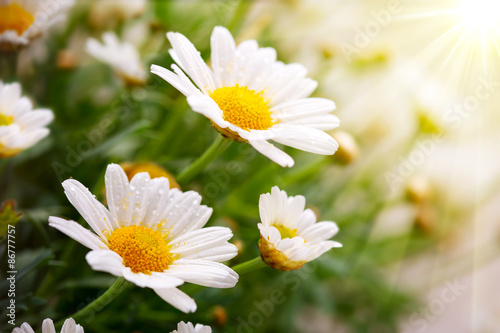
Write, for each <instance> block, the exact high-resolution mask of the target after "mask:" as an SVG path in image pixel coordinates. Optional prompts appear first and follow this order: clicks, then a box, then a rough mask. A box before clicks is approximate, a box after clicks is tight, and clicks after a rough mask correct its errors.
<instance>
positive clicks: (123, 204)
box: [122, 198, 128, 209]
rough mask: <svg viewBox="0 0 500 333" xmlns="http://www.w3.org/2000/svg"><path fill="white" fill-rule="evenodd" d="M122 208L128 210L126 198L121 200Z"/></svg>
mask: <svg viewBox="0 0 500 333" xmlns="http://www.w3.org/2000/svg"><path fill="white" fill-rule="evenodd" d="M122 207H123V209H127V208H128V199H127V198H123V199H122Z"/></svg>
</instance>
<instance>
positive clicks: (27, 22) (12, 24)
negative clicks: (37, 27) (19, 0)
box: [0, 3, 34, 35]
mask: <svg viewBox="0 0 500 333" xmlns="http://www.w3.org/2000/svg"><path fill="white" fill-rule="evenodd" d="M33 21H34V18H33V15H31V14H30V13H28V12H27V11H26V10H25V9H24V8H23V7H21V6H19V5H18V4H16V3H11V4H10V5H8V6H4V7H2V6H0V33H3V32H5V31H7V30H14V31H16V32H17V34H18V35H22V34H23V32H25V31H26V30H27V29H28V28H29V27H30V26H31V25H32V24H33Z"/></svg>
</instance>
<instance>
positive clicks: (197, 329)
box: [170, 321, 212, 333]
mask: <svg viewBox="0 0 500 333" xmlns="http://www.w3.org/2000/svg"><path fill="white" fill-rule="evenodd" d="M170 333H212V329H211V328H210V326H205V325H202V324H196V326H193V324H191V323H190V322H188V323H187V324H186V323H185V322H183V321H181V322H180V323H178V324H177V330H175V331H172V332H170Z"/></svg>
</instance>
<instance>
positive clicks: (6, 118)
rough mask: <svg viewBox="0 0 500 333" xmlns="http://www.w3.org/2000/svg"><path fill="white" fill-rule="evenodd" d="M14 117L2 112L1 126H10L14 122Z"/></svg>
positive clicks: (0, 115) (0, 117)
mask: <svg viewBox="0 0 500 333" xmlns="http://www.w3.org/2000/svg"><path fill="white" fill-rule="evenodd" d="M13 119H14V117H12V116H6V115H3V114H1V113H0V126H9V125H10V124H12V120H13Z"/></svg>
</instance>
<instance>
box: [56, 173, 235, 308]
mask: <svg viewBox="0 0 500 333" xmlns="http://www.w3.org/2000/svg"><path fill="white" fill-rule="evenodd" d="M105 183H106V200H107V202H108V206H109V210H108V209H107V208H106V207H105V206H103V205H102V204H101V203H100V202H99V201H97V200H96V199H95V197H94V196H93V195H92V194H91V193H90V192H89V190H88V189H87V188H86V187H85V186H83V185H82V184H81V183H79V182H78V181H76V180H74V179H68V180H66V181H64V182H63V184H62V185H63V187H64V190H65V194H66V196H67V197H68V199H69V201H70V202H71V203H72V204H73V206H74V207H75V208H76V209H77V210H78V212H79V213H80V214H81V215H82V217H83V218H84V219H85V221H87V223H88V224H89V225H90V227H91V228H92V230H93V231H94V232H95V233H93V232H91V231H90V230H88V229H85V228H84V227H82V226H81V225H79V224H78V223H77V222H74V221H68V220H64V219H61V218H59V217H54V216H51V217H50V218H49V225H50V226H51V227H54V228H56V229H58V230H59V231H61V232H63V233H65V234H66V235H68V236H69V237H71V238H73V239H75V240H76V241H78V242H80V243H81V244H82V245H84V246H86V247H88V248H89V249H91V250H92V251H90V252H89V253H88V254H87V256H86V259H87V262H88V263H89V265H90V266H91V267H92V268H93V269H94V270H97V271H104V272H108V273H111V274H113V275H116V276H122V277H123V278H125V279H126V280H128V281H130V282H132V283H134V284H136V285H137V286H139V287H142V288H144V287H148V288H151V289H153V290H154V291H155V292H156V293H157V294H158V295H159V296H160V297H161V298H163V299H164V300H165V301H166V302H168V303H170V304H172V305H173V306H174V307H176V308H178V309H179V310H181V311H184V312H194V311H195V310H196V303H195V302H194V300H193V299H192V298H190V297H189V296H188V295H186V294H185V293H183V292H182V291H180V290H179V289H177V288H175V287H177V286H179V285H181V284H183V283H184V282H190V283H195V284H199V285H202V286H206V287H213V288H231V287H234V285H235V284H236V282H237V281H238V274H236V272H234V271H233V270H232V269H231V268H229V267H227V266H225V265H223V264H221V262H223V261H226V260H229V259H231V258H233V257H234V256H236V254H237V252H238V250H237V248H236V246H234V245H233V244H230V243H228V242H227V241H228V240H229V239H230V238H231V237H232V232H231V230H230V229H229V228H225V227H209V228H203V226H204V225H205V224H206V223H207V221H208V219H209V217H210V215H211V214H212V209H211V208H208V207H207V206H203V205H200V202H201V196H200V195H199V194H198V193H196V192H194V191H188V192H181V191H180V190H178V189H176V188H173V189H171V188H170V186H169V182H168V179H167V178H164V177H160V178H155V179H151V178H150V176H149V174H148V173H147V172H142V173H138V174H137V175H135V176H134V177H133V178H132V180H131V181H130V182H129V180H128V179H127V175H126V174H125V172H124V171H123V169H122V168H121V167H120V166H119V165H116V164H110V165H109V166H108V168H107V170H106V176H105Z"/></svg>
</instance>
